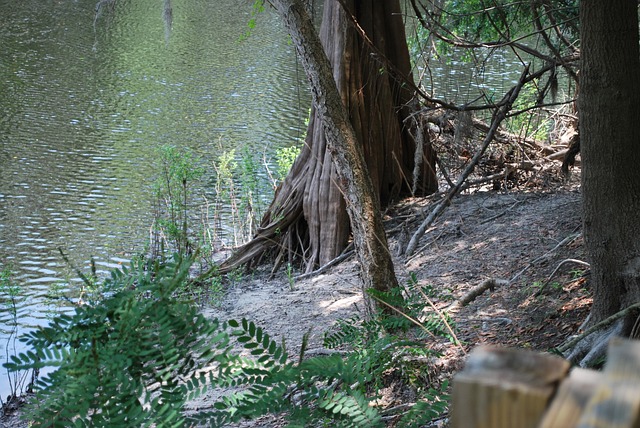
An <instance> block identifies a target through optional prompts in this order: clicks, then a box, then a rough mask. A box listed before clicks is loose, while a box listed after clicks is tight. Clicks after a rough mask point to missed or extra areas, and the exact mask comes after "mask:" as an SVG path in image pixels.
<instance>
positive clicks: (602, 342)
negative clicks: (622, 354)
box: [558, 303, 640, 367]
mask: <svg viewBox="0 0 640 428" xmlns="http://www.w3.org/2000/svg"><path fill="white" fill-rule="evenodd" d="M638 308H640V303H636V304H633V305H631V306H628V307H626V308H625V309H623V310H621V311H619V312H617V313H615V314H613V315H611V316H610V317H608V318H605V319H604V320H602V321H600V322H599V323H596V324H594V325H593V326H591V327H590V328H588V329H587V330H585V331H584V332H583V333H582V334H580V335H578V336H576V337H574V338H573V339H572V340H570V341H569V342H567V343H565V344H564V345H562V346H560V347H558V351H560V352H562V353H564V354H565V356H566V358H567V359H568V360H569V361H571V362H572V363H577V364H578V365H579V366H580V367H593V366H594V365H596V364H597V363H598V362H600V361H601V360H602V358H603V357H604V355H605V353H606V350H607V344H608V342H609V339H611V338H612V337H613V336H616V335H622V334H623V333H624V331H623V329H624V318H625V317H626V316H627V315H629V314H630V313H631V311H634V310H636V309H638ZM568 351H570V352H568Z"/></svg>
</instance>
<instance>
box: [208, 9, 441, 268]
mask: <svg viewBox="0 0 640 428" xmlns="http://www.w3.org/2000/svg"><path fill="white" fill-rule="evenodd" d="M272 3H274V4H279V3H281V2H272ZM340 3H342V4H344V6H345V7H346V8H347V10H348V11H349V13H351V14H352V16H353V17H351V15H350V14H349V13H347V12H345V9H344V8H343V7H342V6H341V4H340ZM354 21H355V22H357V23H358V24H359V27H360V29H361V30H362V31H364V33H365V34H366V36H367V39H366V40H365V39H364V38H363V37H362V36H361V34H359V32H358V30H356V27H355V26H354V25H353V23H354ZM322 22H323V23H322V29H321V32H320V38H321V42H322V45H323V46H324V51H325V52H326V53H327V56H328V58H329V61H330V64H331V72H332V74H333V78H334V80H335V85H334V86H337V88H338V91H339V94H340V97H341V99H342V103H343V105H344V106H345V108H346V111H347V114H348V117H349V120H350V122H351V125H352V127H353V129H354V131H355V135H356V139H357V142H358V144H359V145H360V149H361V150H362V152H363V154H364V159H365V162H366V165H367V169H368V173H369V175H370V177H371V185H372V190H373V192H374V194H375V196H376V198H377V200H378V203H379V204H380V205H381V206H383V207H384V206H386V205H387V204H389V203H390V202H392V201H393V200H395V199H398V198H399V197H400V196H402V195H405V194H409V193H410V189H411V187H412V182H411V180H412V174H413V167H414V152H415V148H416V146H415V136H416V135H417V134H416V133H417V132H421V130H419V129H416V127H415V125H414V124H413V123H412V121H411V120H410V116H411V113H413V112H415V110H416V108H417V106H415V104H413V102H412V94H411V92H410V90H409V89H408V88H410V87H411V84H409V85H407V84H406V83H407V82H412V77H411V68H410V67H411V65H410V61H409V53H408V48H407V44H406V37H405V32H404V23H403V20H402V14H401V10H400V6H399V2H398V0H390V1H376V0H340V1H338V0H326V1H325V5H324V15H323V21H322ZM314 90H315V88H314ZM322 114H323V113H322V112H319V111H318V109H317V108H316V107H315V106H314V108H313V110H312V116H311V120H310V123H309V128H308V133H307V139H306V142H305V146H304V147H303V149H302V153H301V154H300V156H299V157H298V159H297V160H296V162H295V163H294V165H293V167H292V170H291V172H290V174H289V176H288V177H287V178H286V179H285V180H284V182H283V183H282V184H281V186H280V187H279V188H278V190H277V192H276V195H275V197H274V200H273V202H272V204H271V206H270V208H269V209H268V211H267V213H266V214H265V216H264V218H263V220H262V222H261V226H260V229H259V231H258V233H257V235H256V236H255V238H254V239H253V240H252V241H251V242H249V243H248V244H247V245H245V246H243V247H241V248H240V249H238V251H237V252H236V253H235V254H234V256H232V257H231V258H230V259H229V260H227V261H226V262H225V263H223V265H222V266H221V269H222V270H223V271H225V270H229V269H232V268H235V267H236V266H238V265H240V264H245V263H251V262H256V261H257V260H259V258H260V257H261V256H262V255H263V254H264V253H265V252H266V251H269V250H271V249H276V250H277V254H278V255H279V257H278V261H277V262H276V266H277V265H278V263H279V261H281V257H282V256H284V255H289V257H290V261H291V260H292V259H293V257H294V256H299V257H300V258H301V259H302V261H303V266H304V269H305V270H306V271H307V272H308V271H311V270H313V269H314V268H316V267H318V266H319V265H323V264H325V263H327V262H329V261H331V260H332V259H334V258H335V257H337V256H338V255H339V254H340V253H341V252H342V251H343V250H344V248H345V247H346V245H347V243H348V240H349V236H350V232H351V229H350V223H349V216H348V214H347V209H346V208H347V206H346V205H345V197H347V199H348V198H349V197H351V196H352V195H348V194H344V192H345V188H344V186H343V185H342V184H341V183H339V180H340V174H338V171H337V170H336V166H335V164H334V163H333V162H332V161H331V159H332V155H335V153H332V152H331V145H330V144H329V143H328V141H327V138H326V130H325V129H324V128H323V126H322V124H323V119H322V117H321V116H322ZM421 141H425V142H426V143H425V145H424V146H425V147H424V162H423V170H422V174H421V176H420V180H419V184H418V193H419V194H428V193H432V192H434V191H435V190H437V181H436V177H435V170H434V168H435V154H434V153H433V150H432V149H431V146H430V144H429V140H428V137H427V136H426V134H424V139H422V140H421ZM378 208H379V207H378V206H377V207H376V209H378Z"/></svg>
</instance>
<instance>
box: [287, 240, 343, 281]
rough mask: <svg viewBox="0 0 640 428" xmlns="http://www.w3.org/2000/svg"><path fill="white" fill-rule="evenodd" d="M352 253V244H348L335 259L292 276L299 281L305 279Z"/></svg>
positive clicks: (321, 271) (323, 270) (322, 271)
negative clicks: (307, 271) (310, 270)
mask: <svg viewBox="0 0 640 428" xmlns="http://www.w3.org/2000/svg"><path fill="white" fill-rule="evenodd" d="M353 254H354V250H353V244H349V246H348V247H347V248H345V251H344V252H343V253H342V254H340V255H339V256H338V257H336V258H335V259H333V260H331V261H329V262H327V263H326V264H324V265H323V266H321V267H319V268H318V269H316V270H314V271H313V272H309V273H303V274H302V275H298V276H294V277H293V279H294V280H295V281H299V280H301V279H306V278H310V277H312V276H316V275H320V274H321V273H324V272H326V271H327V270H328V269H329V268H330V267H331V266H334V265H337V264H338V263H340V262H341V261H343V260H345V259H347V258H349V257H351V256H352V255H353Z"/></svg>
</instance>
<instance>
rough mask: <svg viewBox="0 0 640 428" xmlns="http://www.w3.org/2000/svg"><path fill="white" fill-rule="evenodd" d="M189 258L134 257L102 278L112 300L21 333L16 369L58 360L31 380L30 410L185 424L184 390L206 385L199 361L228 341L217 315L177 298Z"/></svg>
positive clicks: (64, 418) (85, 419)
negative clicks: (149, 260)
mask: <svg viewBox="0 0 640 428" xmlns="http://www.w3.org/2000/svg"><path fill="white" fill-rule="evenodd" d="M190 265H191V260H190V259H182V258H180V257H176V258H175V259H174V260H172V261H171V262H169V263H166V264H164V265H162V266H150V265H149V264H145V263H143V262H132V263H131V265H130V266H129V267H128V268H123V269H122V270H119V271H114V272H112V274H111V276H110V278H108V279H107V280H106V281H105V284H104V287H103V290H104V292H105V294H106V295H107V296H108V297H107V298H104V299H103V300H101V301H100V302H98V303H95V304H94V305H85V306H78V307H76V308H75V311H74V313H73V314H70V315H60V316H58V317H56V318H54V319H53V320H52V321H51V323H50V325H49V326H47V327H44V328H40V329H38V330H35V331H32V332H30V333H29V334H27V335H26V336H24V337H23V338H22V341H24V342H25V344H26V345H27V346H28V347H29V348H31V349H32V350H30V351H27V352H25V353H23V354H20V355H17V356H14V357H13V358H12V359H11V362H10V363H7V364H6V366H7V367H8V368H9V369H10V370H20V369H26V368H42V367H57V370H56V371H54V372H52V373H50V374H49V375H47V376H45V377H42V378H41V379H39V380H38V381H37V383H36V385H35V387H36V390H37V396H36V400H34V404H33V405H32V406H31V408H30V409H29V412H28V414H29V416H30V417H31V418H32V419H33V421H34V423H35V424H36V425H38V426H68V425H71V424H74V425H77V426H95V427H99V426H142V425H150V424H160V425H161V426H179V425H181V424H182V423H183V419H184V418H183V416H182V407H183V405H184V403H185V399H186V397H187V396H189V395H191V396H193V395H196V394H197V393H198V391H197V390H198V389H199V388H202V387H203V383H202V379H201V378H198V377H196V376H195V374H194V373H196V369H198V368H201V367H205V366H207V365H211V364H213V363H214V362H215V361H216V360H219V359H220V355H223V354H224V350H225V349H226V347H227V344H228V342H229V338H228V335H226V334H220V331H219V325H218V322H217V321H215V320H209V319H206V318H205V317H204V316H202V315H201V314H199V313H198V312H197V310H196V308H194V307H193V306H192V305H191V304H188V303H185V302H180V301H177V300H175V299H173V294H174V292H175V290H176V289H177V287H178V286H180V284H181V283H183V282H184V281H185V280H186V278H187V274H188V269H189V266H190ZM212 349H213V350H215V351H213V352H212ZM189 389H190V390H189ZM189 393H190V394H189Z"/></svg>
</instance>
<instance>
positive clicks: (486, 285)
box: [447, 278, 509, 311]
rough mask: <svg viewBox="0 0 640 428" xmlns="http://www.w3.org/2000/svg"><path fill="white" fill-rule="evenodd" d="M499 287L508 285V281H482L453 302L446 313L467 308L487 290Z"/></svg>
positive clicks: (490, 279) (493, 279)
mask: <svg viewBox="0 0 640 428" xmlns="http://www.w3.org/2000/svg"><path fill="white" fill-rule="evenodd" d="M499 285H509V281H507V280H506V279H495V278H489V279H487V280H484V281H482V282H481V283H480V284H479V285H477V286H475V287H473V288H472V289H471V290H469V291H468V292H467V293H466V294H465V295H464V296H462V297H461V298H459V299H458V300H456V301H455V302H453V304H451V305H450V306H449V307H448V308H447V311H450V310H452V309H457V308H462V307H464V306H467V305H468V304H469V303H471V302H473V301H474V300H476V299H477V298H478V296H480V295H481V294H482V293H484V292H485V291H487V290H491V291H493V290H495V288H496V287H497V286H499Z"/></svg>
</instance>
